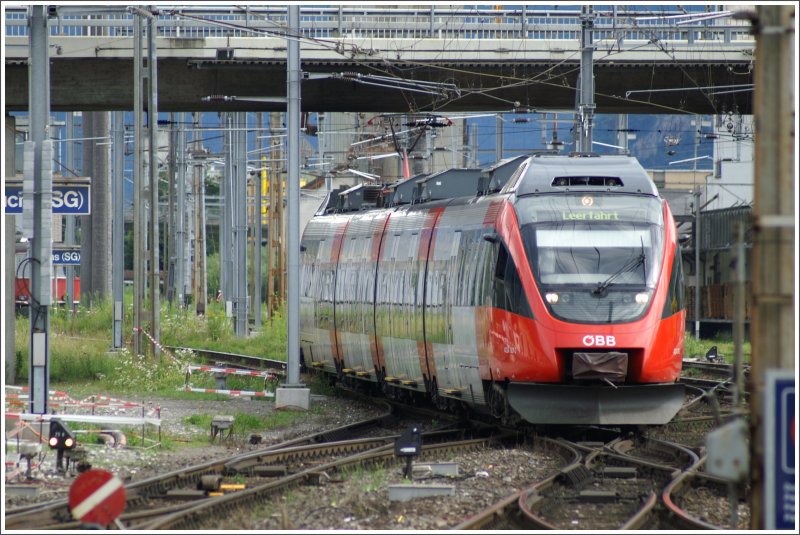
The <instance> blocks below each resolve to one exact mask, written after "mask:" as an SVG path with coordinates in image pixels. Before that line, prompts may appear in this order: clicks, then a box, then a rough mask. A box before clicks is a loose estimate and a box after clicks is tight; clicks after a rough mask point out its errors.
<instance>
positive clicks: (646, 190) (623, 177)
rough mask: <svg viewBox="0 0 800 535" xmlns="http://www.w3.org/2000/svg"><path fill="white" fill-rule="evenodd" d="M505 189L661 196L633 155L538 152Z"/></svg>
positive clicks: (524, 191) (523, 191) (526, 193)
mask: <svg viewBox="0 0 800 535" xmlns="http://www.w3.org/2000/svg"><path fill="white" fill-rule="evenodd" d="M504 191H505V192H510V191H514V192H515V193H516V194H517V195H530V194H541V193H564V192H567V191H579V192H580V191H595V192H596V191H613V192H615V193H638V194H645V195H653V196H655V197H658V196H659V195H658V189H657V188H656V185H655V183H654V182H653V181H652V180H651V179H650V175H648V174H647V171H645V170H644V167H642V165H641V164H640V163H639V161H638V160H637V159H636V158H634V157H632V156H618V155H608V156H605V155H604V156H597V155H585V154H581V155H574V156H560V155H559V156H556V155H537V156H532V157H530V158H529V159H528V160H527V161H526V162H525V163H524V164H523V165H522V166H521V167H520V168H519V169H518V171H517V174H516V175H515V176H514V177H512V179H511V180H509V182H508V184H507V185H506V188H504Z"/></svg>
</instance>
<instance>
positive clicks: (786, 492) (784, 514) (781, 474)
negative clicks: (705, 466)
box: [764, 369, 797, 531]
mask: <svg viewBox="0 0 800 535" xmlns="http://www.w3.org/2000/svg"><path fill="white" fill-rule="evenodd" d="M764 389H765V390H764V396H765V400H766V403H765V407H764V523H765V526H764V527H765V529H768V530H776V529H790V530H792V531H794V530H795V518H796V517H795V497H796V496H797V488H796V487H795V482H794V474H795V456H796V455H797V429H796V423H797V413H796V412H795V400H796V399H797V398H796V397H795V396H796V385H795V378H794V371H793V370H777V369H775V370H767V373H766V383H765V385H764Z"/></svg>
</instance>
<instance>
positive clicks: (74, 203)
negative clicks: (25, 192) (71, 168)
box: [3, 181, 91, 215]
mask: <svg viewBox="0 0 800 535" xmlns="http://www.w3.org/2000/svg"><path fill="white" fill-rule="evenodd" d="M22 207H23V206H22V184H20V183H16V184H14V183H7V184H6V196H5V198H4V199H3V209H4V210H5V213H7V214H21V213H22ZM53 213H54V214H62V215H89V214H90V213H91V191H90V188H89V184H88V183H82V184H69V183H65V182H62V183H58V182H55V181H54V183H53Z"/></svg>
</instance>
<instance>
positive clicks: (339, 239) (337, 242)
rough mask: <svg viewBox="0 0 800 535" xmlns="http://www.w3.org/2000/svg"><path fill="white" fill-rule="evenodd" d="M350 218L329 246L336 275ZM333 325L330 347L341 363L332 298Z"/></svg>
mask: <svg viewBox="0 0 800 535" xmlns="http://www.w3.org/2000/svg"><path fill="white" fill-rule="evenodd" d="M350 221H352V219H351V218H348V219H347V222H345V224H344V225H342V226H341V227H339V228H337V229H336V234H335V235H334V237H333V245H332V246H331V262H332V263H333V264H334V265H336V277H337V278H338V276H339V257H340V255H341V253H342V243H344V235H345V233H346V232H347V227H349V226H350ZM335 287H336V280H335V279H334V288H335ZM333 325H334V329H333V331H331V333H330V334H331V336H330V338H331V349H332V350H333V351H332V352H333V355H331V356H332V357H333V360H334V362H339V363H342V359H343V358H344V357H343V356H342V355H343V354H344V352H343V351H342V345H341V343H340V341H339V334H338V333H337V332H336V331H337V328H336V299H335V298H334V300H333Z"/></svg>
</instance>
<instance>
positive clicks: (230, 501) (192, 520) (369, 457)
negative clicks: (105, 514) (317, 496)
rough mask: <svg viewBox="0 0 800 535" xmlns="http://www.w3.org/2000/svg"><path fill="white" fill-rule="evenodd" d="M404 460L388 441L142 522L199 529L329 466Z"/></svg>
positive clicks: (442, 448)
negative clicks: (212, 518)
mask: <svg viewBox="0 0 800 535" xmlns="http://www.w3.org/2000/svg"><path fill="white" fill-rule="evenodd" d="M497 440H498V438H483V439H472V440H462V441H458V442H449V443H444V444H434V445H423V446H422V452H421V457H422V458H425V457H429V456H432V455H437V454H438V455H441V454H442V452H452V451H469V450H472V449H477V448H481V447H487V446H489V445H491V444H492V443H493V442H495V441H497ZM397 462H400V460H399V459H398V458H397V457H396V456H395V453H394V445H393V444H387V445H385V446H381V447H378V448H375V449H374V450H371V451H367V452H364V453H359V454H356V455H352V456H349V457H346V458H344V459H339V460H336V461H332V462H329V463H325V464H322V465H320V466H315V467H312V468H308V469H306V470H303V471H301V472H298V473H296V474H292V475H290V476H287V477H285V478H281V479H280V480H279V481H275V482H270V483H266V484H263V485H258V486H256V487H252V488H249V489H245V490H242V491H239V492H235V493H231V494H226V495H224V496H220V497H215V498H210V499H208V500H206V501H204V502H202V503H199V504H197V505H194V506H193V507H190V508H187V509H185V510H182V511H179V512H176V513H173V514H171V515H169V516H167V517H165V518H161V519H158V520H155V521H153V522H151V523H148V524H144V525H143V526H141V528H142V529H147V530H152V529H197V528H198V527H199V526H201V525H202V523H203V522H204V521H205V519H206V518H207V517H208V516H209V515H212V514H215V513H218V512H220V511H221V510H229V511H230V510H233V509H238V508H239V507H242V506H244V505H246V504H247V503H249V502H257V501H258V502H261V501H263V500H264V499H265V498H268V497H269V496H271V495H272V494H274V493H276V492H278V491H283V490H285V489H287V488H291V487H294V486H296V485H299V484H302V483H303V482H305V481H307V480H308V479H309V478H310V477H312V475H313V474H316V473H320V472H326V471H328V470H339V469H342V468H346V467H348V466H352V465H375V464H381V465H388V464H390V463H397Z"/></svg>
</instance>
